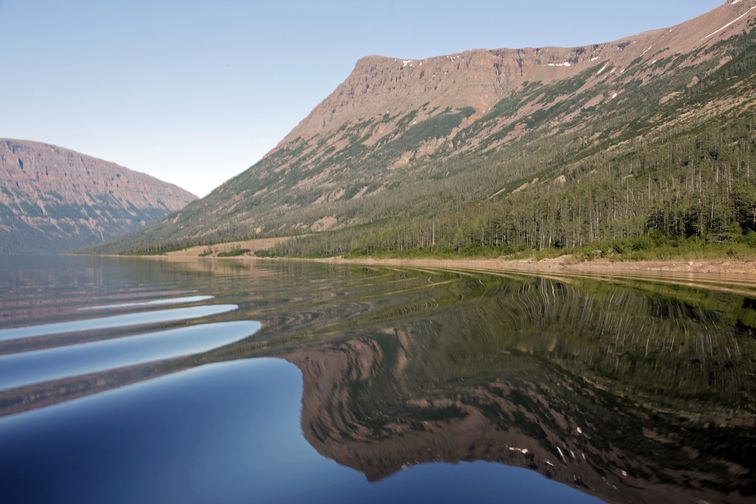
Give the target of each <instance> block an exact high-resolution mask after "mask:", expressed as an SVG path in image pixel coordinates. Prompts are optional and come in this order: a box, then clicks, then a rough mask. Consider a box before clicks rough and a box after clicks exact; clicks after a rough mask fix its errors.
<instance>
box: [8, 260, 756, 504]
mask: <svg viewBox="0 0 756 504" xmlns="http://www.w3.org/2000/svg"><path fill="white" fill-rule="evenodd" d="M748 289H749V287H747V286H746V287H741V288H739V290H740V291H743V290H745V291H746V292H745V293H743V292H740V293H737V294H736V293H728V292H721V291H711V290H708V289H705V288H702V287H688V286H682V285H671V284H664V283H655V282H651V281H648V280H635V279H623V280H621V281H617V282H616V283H615V282H610V281H606V280H594V279H588V278H561V279H546V278H539V277H533V276H522V275H517V274H483V273H471V272H443V271H432V270H427V269H423V270H419V269H400V268H366V267H356V266H333V265H319V264H309V263H296V262H286V263H282V262H250V261H243V260H240V261H234V260H224V261H211V260H185V261H163V260H139V259H113V258H82V257H72V258H58V257H52V258H31V259H29V258H2V262H0V415H2V417H0V488H2V489H3V490H2V492H3V502H51V501H55V502H177V501H181V502H270V501H277V502H302V501H307V502H346V501H349V502H353V501H358V502H422V501H427V502H459V501H469V502H501V501H509V502H523V501H528V502H557V501H558V502H587V501H596V500H605V501H609V502H659V501H664V502H696V501H707V502H749V501H751V500H752V499H753V498H754V492H756V475H754V468H756V457H755V456H754V453H756V450H755V449H756V422H755V421H754V418H755V417H754V413H755V412H756V339H755V338H754V325H755V324H756V299H755V296H753V295H749V292H753V291H752V290H748ZM258 322H260V323H262V327H261V328H260V327H259V325H258Z"/></svg>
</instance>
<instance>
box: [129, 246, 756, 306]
mask: <svg viewBox="0 0 756 504" xmlns="http://www.w3.org/2000/svg"><path fill="white" fill-rule="evenodd" d="M117 257H139V258H151V259H162V260H196V259H204V260H209V261H215V260H237V261H249V262H307V263H318V264H329V265H344V266H370V267H389V268H391V267H397V268H415V269H438V270H448V271H457V272H480V273H491V274H506V273H510V274H525V275H537V276H551V277H563V278H566V277H587V278H597V279H607V280H609V279H617V280H647V281H661V282H664V283H671V284H676V285H685V286H694V287H695V286H697V287H702V288H706V289H713V290H719V291H723V292H732V293H739V294H743V295H746V296H750V297H756V260H742V259H738V260H736V259H726V258H718V259H701V260H681V259H665V260H653V261H616V260H614V261H613V260H609V259H593V260H589V261H580V260H577V259H576V258H574V257H573V256H561V257H557V258H550V259H540V260H539V259H535V258H528V259H508V258H506V257H501V258H469V259H438V258H427V259H421V258H414V259H406V258H374V257H364V258H344V257H327V258H299V257H257V256H252V255H241V256H234V257H217V256H209V257H200V256H197V255H191V254H186V253H178V254H166V255H159V256H117Z"/></svg>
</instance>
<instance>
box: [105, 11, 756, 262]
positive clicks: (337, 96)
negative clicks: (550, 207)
mask: <svg viewBox="0 0 756 504" xmlns="http://www.w3.org/2000/svg"><path fill="white" fill-rule="evenodd" d="M755 17H756V4H754V1H753V0H741V1H737V0H736V1H730V2H728V3H726V4H724V5H722V6H721V7H719V8H717V9H715V10H713V11H711V12H709V13H707V14H705V15H703V16H701V17H699V18H696V19H693V20H691V21H688V22H686V23H683V24H681V25H678V26H675V27H672V28H666V29H661V30H654V31H650V32H646V33H642V34H639V35H636V36H632V37H628V38H625V39H621V40H618V41H615V42H611V43H600V44H594V45H589V46H583V47H576V48H526V49H498V50H474V51H468V52H464V53H460V54H454V55H447V56H441V57H435V58H427V59H422V60H403V59H396V58H384V57H378V56H370V57H367V58H364V59H362V60H360V61H359V62H358V63H357V65H356V66H355V68H354V71H353V72H352V74H351V75H350V76H349V77H348V78H347V79H346V80H345V81H344V82H343V83H342V84H341V85H340V86H338V88H337V89H336V90H335V91H334V92H333V93H332V94H331V95H330V96H329V97H327V98H326V99H325V100H324V101H323V102H322V103H321V104H320V105H318V106H317V107H316V108H315V109H314V110H313V111H312V112H311V113H310V115H309V116H307V118H305V119H304V120H303V121H302V122H301V123H300V124H299V125H298V126H297V127H296V128H295V129H294V130H293V131H292V132H291V133H290V134H289V135H287V136H286V137H285V138H284V139H283V140H282V141H281V143H280V144H279V145H278V146H277V147H276V148H275V149H274V150H273V151H271V152H270V153H269V154H268V155H267V156H266V157H265V158H264V159H263V160H262V161H260V162H259V163H257V164H256V165H254V166H252V167H251V168H250V169H249V170H247V171H246V172H244V173H242V174H240V175H239V176H237V177H236V178H234V179H232V180H230V181H229V182H227V183H226V184H224V185H223V186H221V187H219V188H218V189H217V190H216V191H214V192H213V193H212V194H210V195H209V196H208V197H206V198H204V199H203V200H201V201H198V202H197V203H195V204H193V205H190V206H189V207H188V208H187V209H186V210H185V211H182V212H180V213H179V214H178V215H176V216H175V217H174V218H172V219H171V220H170V221H164V222H163V223H161V224H160V225H158V226H156V227H153V228H151V229H150V230H148V232H147V233H146V234H145V235H143V236H142V237H140V238H138V239H136V240H132V241H131V242H129V243H128V244H126V245H120V246H121V247H123V246H126V248H129V247H136V248H139V247H145V246H150V244H154V243H156V242H158V241H160V242H163V243H166V242H167V243H172V244H196V243H208V242H213V241H223V240H229V239H239V238H249V237H254V236H258V235H281V234H290V233H305V232H313V231H322V230H326V229H332V228H342V227H347V226H351V225H355V224H366V223H370V222H374V221H378V220H380V219H385V218H388V217H391V216H395V215H397V214H407V215H418V214H420V213H421V212H423V211H427V209H428V207H429V205H430V204H429V203H427V202H428V200H429V199H431V198H432V197H433V195H434V194H435V195H437V194H439V193H441V192H444V191H447V190H448V191H451V192H455V191H456V192H457V194H455V196H454V197H455V198H457V197H458V198H459V199H460V202H459V203H460V204H461V205H462V204H466V203H470V202H472V201H480V200H482V199H485V198H487V197H489V196H490V195H491V194H492V193H494V192H496V194H502V195H503V196H506V194H507V193H508V192H511V191H513V190H514V189H516V188H517V187H520V186H521V185H522V184H523V183H524V182H528V181H531V180H533V179H536V180H540V181H541V183H542V184H543V183H550V182H552V180H557V179H555V178H554V177H553V176H551V175H550V176H549V179H548V180H544V177H543V176H542V174H543V173H545V172H547V171H549V170H551V171H553V170H554V169H555V167H556V164H557V161H558V160H559V159H562V158H567V157H569V156H568V155H570V156H577V155H583V154H581V153H590V152H597V151H599V150H605V151H606V150H609V149H612V148H615V147H617V146H618V145H622V143H623V142H624V141H626V140H632V139H638V138H640V137H641V135H648V134H655V133H658V132H661V131H665V130H668V129H669V128H670V127H672V126H676V125H681V124H682V125H684V126H685V127H687V128H695V127H696V125H697V124H704V123H706V122H707V121H709V120H710V119H711V118H712V117H715V116H716V117H722V116H723V115H725V114H728V113H731V112H733V111H739V112H738V113H742V112H743V111H747V110H750V109H752V107H753V105H754V100H753V96H754V94H753V91H754V86H753V83H752V81H749V79H747V78H743V79H741V80H740V81H738V80H737V79H732V80H730V81H728V83H727V86H729V87H727V89H724V88H722V89H721V91H720V93H719V94H718V95H716V94H714V93H712V92H709V91H707V93H708V94H707V93H702V92H701V93H696V91H697V90H699V89H701V90H703V89H706V90H710V89H711V88H712V87H714V86H713V85H711V84H710V83H707V82H706V81H707V79H711V78H712V76H715V75H717V71H718V70H719V69H721V68H722V67H723V66H725V65H727V64H728V63H730V62H732V61H733V59H734V58H736V57H738V55H741V56H742V55H743V54H746V55H747V53H748V51H751V50H752V48H753V35H752V27H753V26H754V18H755ZM749 47H750V49H749ZM702 83H703V84H702ZM720 84H721V83H720ZM720 84H717V85H718V86H720ZM720 87H722V86H720ZM692 95H694V98H695V99H697V100H699V103H693V101H692V99H691V96H692ZM641 129H643V130H645V131H643V132H642V133H640V130H641ZM555 151H558V153H561V154H560V155H555ZM539 153H541V154H539ZM558 153H557V154H558ZM518 160H519V161H518ZM484 163H485V165H484ZM518 163H519V164H518ZM559 169H560V170H562V171H563V172H567V171H568V169H569V167H567V166H564V167H559ZM493 172H495V173H493ZM563 175H564V173H563V174H562V176H563ZM559 180H562V181H563V179H558V180H557V182H559ZM518 181H519V182H518ZM515 182H518V185H512V184H513V183H515ZM559 183H561V182H559ZM491 184H495V185H494V186H492V185H491ZM497 191H499V192H497ZM117 247H118V246H117Z"/></svg>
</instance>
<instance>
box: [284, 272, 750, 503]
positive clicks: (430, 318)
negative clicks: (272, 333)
mask: <svg viewBox="0 0 756 504" xmlns="http://www.w3.org/2000/svg"><path fill="white" fill-rule="evenodd" d="M489 287H490V285H489ZM605 287H606V286H605ZM436 294H439V293H438V292H437V293H436ZM478 294H479V295H478V296H469V297H466V299H463V300H462V301H460V302H459V303H457V304H454V305H452V306H451V307H447V308H445V309H441V308H438V309H433V308H428V307H429V306H433V304H432V303H430V304H429V303H425V304H423V305H422V306H425V307H426V308H424V309H423V308H419V307H418V306H420V305H418V306H415V305H414V304H413V303H410V304H408V305H406V306H405V307H403V308H402V310H401V312H402V313H403V314H404V316H396V313H395V312H392V311H391V310H387V311H384V312H383V313H382V314H378V315H376V314H374V316H377V317H378V318H383V321H382V322H380V323H378V324H376V325H374V326H372V327H370V328H369V329H364V330H357V331H356V332H355V333H353V335H352V336H351V337H349V338H346V339H342V340H340V341H336V342H334V341H331V342H327V343H322V344H315V345H313V346H312V347H310V348H301V347H300V348H298V349H294V350H292V351H290V352H289V353H288V354H287V355H286V357H287V358H288V359H289V360H290V361H292V362H294V363H295V364H297V365H298V366H299V367H300V369H301V370H302V373H303V375H304V386H305V389H304V398H303V411H302V426H303V430H304V432H305V435H306V437H307V438H308V440H309V441H310V442H311V443H312V444H313V446H314V447H316V449H317V450H318V451H319V452H320V453H322V454H323V455H325V456H328V457H331V458H333V459H334V460H336V461H338V462H339V463H341V464H344V465H347V466H350V467H353V468H355V469H358V470H360V471H362V472H363V473H364V474H365V475H366V476H367V478H368V479H370V480H379V479H381V478H384V477H387V476H389V475H391V474H392V473H394V472H396V471H399V470H401V469H403V468H406V467H408V466H411V465H415V464H418V463H425V462H432V461H445V462H456V461H472V460H487V461H497V462H503V463H506V464H510V465H517V466H522V467H529V468H531V469H533V470H537V471H539V472H541V473H543V474H545V475H547V476H549V477H552V478H555V479H558V480H560V481H563V482H565V483H568V484H571V485H573V486H576V487H578V488H582V489H583V490H585V491H587V492H589V493H592V494H595V495H597V496H599V497H602V498H605V499H607V500H610V501H614V502H660V501H671V502H690V501H696V500H698V499H704V500H706V501H709V502H717V501H729V500H732V501H734V502H737V501H742V500H745V498H744V497H741V496H739V495H738V493H745V494H749V493H750V494H751V495H752V494H753V492H754V483H755V482H756V479H755V477H754V470H753V469H752V468H753V467H755V466H756V464H754V459H753V451H752V449H753V447H754V446H755V445H754V441H755V440H756V434H754V430H753V427H754V421H753V417H752V416H750V415H749V414H748V413H747V412H743V413H740V414H739V415H738V414H737V413H736V411H738V410H737V409H736V408H735V406H737V405H738V404H741V403H745V404H747V405H749V406H750V407H753V402H752V401H753V400H752V398H753V397H754V390H753V388H754V386H755V385H754V384H753V382H752V380H750V379H749V377H750V378H751V379H752V377H753V370H754V367H753V363H754V362H753V356H752V355H751V354H750V353H748V352H747V349H743V348H740V347H741V346H743V341H742V340H741V341H740V343H739V341H738V340H739V339H741V338H743V337H751V336H750V335H749V334H748V330H745V329H742V328H741V329H738V327H737V326H736V325H732V324H730V323H729V322H728V321H727V320H725V318H724V317H723V316H722V314H721V313H719V312H717V311H715V310H709V311H707V310H705V309H687V308H686V305H685V304H684V303H681V302H678V301H671V300H670V299H669V298H664V297H658V296H650V297H649V296H647V295H645V294H642V293H639V292H636V291H633V290H629V289H617V288H614V287H606V288H599V289H598V290H597V291H595V292H592V293H591V292H587V291H586V290H585V289H580V290H578V289H576V288H573V287H570V286H565V285H564V284H557V283H553V282H549V281H536V282H526V283H520V282H511V283H500V284H499V285H498V286H497V287H495V288H493V289H489V290H485V291H482V292H479V293H478ZM391 313H394V315H391ZM744 331H745V333H744ZM713 340H716V341H713ZM733 391H736V392H737V393H735V394H733ZM728 394H729V396H728ZM749 401H750V403H749ZM670 405H675V407H674V409H672V408H670ZM751 413H752V412H751ZM712 421H714V422H717V423H718V424H719V425H720V426H721V427H720V428H718V429H710V430H709V428H708V422H712ZM728 425H729V426H728ZM714 433H716V438H712V437H711V435H712V434H714ZM749 446H750V448H749V449H747V450H746V449H744V448H743V447H749ZM730 494H732V495H730Z"/></svg>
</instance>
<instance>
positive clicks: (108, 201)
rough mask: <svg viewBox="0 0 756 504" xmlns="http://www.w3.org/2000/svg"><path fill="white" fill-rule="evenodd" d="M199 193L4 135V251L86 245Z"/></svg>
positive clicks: (0, 237)
mask: <svg viewBox="0 0 756 504" xmlns="http://www.w3.org/2000/svg"><path fill="white" fill-rule="evenodd" d="M194 199H196V197H195V196H193V195H192V194H190V193H188V192H186V191H184V190H183V189H181V188H179V187H176V186H174V185H171V184H167V183H165V182H162V181H160V180H157V179H155V178H153V177H150V176H148V175H145V174H143V173H137V172H134V171H131V170H128V169H126V168H124V167H122V166H118V165H116V164H113V163H109V162H107V161H103V160H100V159H96V158H92V157H89V156H85V155H83V154H79V153H77V152H73V151H70V150H67V149H63V148H60V147H56V146H53V145H47V144H42V143H36V142H28V141H22V140H8V139H2V140H0V253H22V252H23V253H28V252H43V253H48V252H57V251H64V250H70V249H77V248H82V247H85V246H88V245H92V244H94V243H98V242H102V241H104V240H107V239H112V238H114V237H116V236H119V235H122V234H125V233H129V232H133V231H136V230H138V229H141V228H142V227H144V226H146V225H148V224H151V223H153V222H155V221H157V220H159V219H161V218H163V217H165V216H166V215H167V214H169V213H172V212H175V211H176V210H179V209H181V208H183V207H184V206H185V205H186V204H187V203H189V202H191V201H193V200H194Z"/></svg>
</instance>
